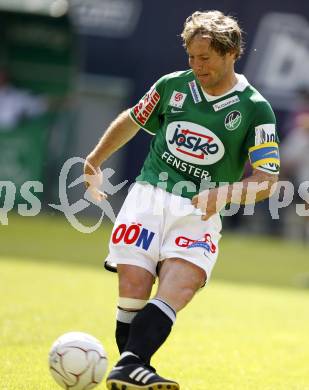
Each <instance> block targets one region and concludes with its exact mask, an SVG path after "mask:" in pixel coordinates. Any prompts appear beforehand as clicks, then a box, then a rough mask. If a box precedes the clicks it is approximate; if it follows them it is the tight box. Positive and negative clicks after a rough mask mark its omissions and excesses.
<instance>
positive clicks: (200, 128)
mask: <svg viewBox="0 0 309 390" xmlns="http://www.w3.org/2000/svg"><path fill="white" fill-rule="evenodd" d="M237 78H238V83H237V84H236V85H235V87H234V88H232V89H231V90H230V91H228V92H227V93H226V94H224V95H222V96H210V95H208V94H206V93H205V92H204V91H203V90H202V88H201V86H200V85H199V82H198V81H197V79H196V78H195V76H194V74H193V72H192V70H187V71H182V72H175V73H171V74H168V75H166V76H164V77H162V78H161V79H159V80H158V81H157V82H156V83H155V84H154V85H153V86H152V87H151V88H150V90H149V91H148V92H147V93H146V95H144V97H143V98H142V99H141V100H140V101H139V102H138V103H137V104H136V105H135V106H134V107H133V108H132V109H131V110H130V115H131V118H132V119H133V120H134V121H135V122H136V123H137V124H138V125H139V126H140V127H142V128H143V129H145V130H146V131H148V132H150V133H151V134H153V135H154V138H153V140H152V142H151V146H150V151H149V154H148V156H147V158H146V160H145V162H144V165H143V167H142V170H141V173H140V175H139V176H138V177H137V179H136V180H137V181H139V182H148V183H150V184H152V185H154V186H156V185H158V182H159V181H161V182H162V179H163V180H165V181H166V183H165V185H166V187H165V189H166V191H168V192H173V193H178V194H180V195H182V196H184V197H189V198H191V197H192V196H194V195H195V194H196V193H198V191H199V188H200V185H201V182H202V181H203V188H206V187H207V183H210V182H212V183H213V182H215V183H216V184H217V185H219V183H220V182H221V183H222V182H224V183H227V182H228V183H233V182H235V181H239V180H240V179H241V177H242V175H243V171H244V166H245V163H246V161H247V160H248V151H249V149H250V148H252V147H255V146H257V145H261V144H263V143H270V142H272V143H274V142H276V140H277V135H276V130H275V116H274V113H273V110H272V108H271V106H270V104H269V103H268V102H267V101H266V100H265V99H264V98H263V96H262V95H261V94H260V93H259V92H258V91H257V90H256V89H255V88H253V87H252V86H251V85H250V84H249V83H248V81H247V80H246V78H245V77H244V76H243V75H237ZM263 161H264V162H267V161H268V160H265V159H264V160H263ZM269 161H270V160H269ZM258 169H261V170H264V171H266V172H269V173H278V165H277V164H274V163H269V162H267V163H265V164H263V165H261V166H259V167H258ZM163 172H164V175H163V176H162V173H163ZM166 179H167V180H166ZM188 182H189V184H188ZM205 183H206V186H205ZM192 185H193V186H192Z"/></svg>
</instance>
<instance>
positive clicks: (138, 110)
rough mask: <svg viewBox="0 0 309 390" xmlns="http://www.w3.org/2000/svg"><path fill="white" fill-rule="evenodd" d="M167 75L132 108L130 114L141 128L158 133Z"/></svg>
mask: <svg viewBox="0 0 309 390" xmlns="http://www.w3.org/2000/svg"><path fill="white" fill-rule="evenodd" d="M164 88H165V77H162V78H161V79H159V80H158V81H157V82H156V83H155V84H154V85H153V86H152V87H151V88H150V89H149V91H148V92H147V93H146V94H145V95H144V96H143V97H142V98H141V99H140V101H139V102H138V103H137V104H136V105H135V106H133V107H132V108H131V109H130V116H131V118H132V120H133V121H134V122H136V123H137V124H138V125H139V126H140V127H141V128H143V129H144V130H146V131H147V132H149V133H151V134H156V132H157V131H158V130H159V128H160V117H161V115H162V106H163V103H162V102H163V94H164Z"/></svg>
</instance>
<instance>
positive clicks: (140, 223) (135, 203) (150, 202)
mask: <svg viewBox="0 0 309 390" xmlns="http://www.w3.org/2000/svg"><path fill="white" fill-rule="evenodd" d="M201 215H202V213H201V211H200V210H199V209H196V208H195V207H194V206H192V204H191V200H190V199H187V198H183V197H180V196H177V195H173V194H171V193H168V192H166V191H164V190H162V189H161V188H159V187H154V186H152V185H150V184H141V183H135V184H134V186H133V188H132V189H131V191H130V192H129V194H128V196H127V198H126V200H125V202H124V204H123V206H122V208H121V210H120V212H119V214H118V216H117V219H116V221H115V225H114V228H113V231H112V235H111V239H110V244H109V256H108V258H107V259H106V260H107V262H108V263H115V264H130V265H136V266H139V267H142V268H145V269H146V270H148V271H149V272H151V273H152V274H153V275H154V276H156V269H157V265H158V263H159V262H160V261H162V260H165V259H169V258H175V257H176V258H181V259H184V260H187V261H189V262H190V263H193V264H195V265H197V266H198V267H200V268H202V269H203V270H205V272H206V275H207V281H208V280H209V278H210V274H211V271H212V269H213V267H214V265H215V263H216V260H217V257H218V242H219V240H220V238H221V234H220V231H221V228H222V224H221V218H220V216H219V214H215V215H214V216H212V217H211V218H210V219H209V220H208V221H202V220H201Z"/></svg>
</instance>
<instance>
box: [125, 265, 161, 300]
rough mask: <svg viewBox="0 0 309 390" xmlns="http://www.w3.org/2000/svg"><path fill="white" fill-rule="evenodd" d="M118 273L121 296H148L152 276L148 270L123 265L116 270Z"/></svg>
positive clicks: (138, 297)
mask: <svg viewBox="0 0 309 390" xmlns="http://www.w3.org/2000/svg"><path fill="white" fill-rule="evenodd" d="M119 271H120V272H119ZM118 275H119V295H120V296H121V297H130V298H136V299H148V298H149V295H150V292H151V288H152V283H153V276H152V275H151V274H150V273H149V272H148V271H146V270H144V269H142V268H138V267H123V268H120V269H119V270H118Z"/></svg>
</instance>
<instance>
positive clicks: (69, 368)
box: [49, 332, 108, 390]
mask: <svg viewBox="0 0 309 390" xmlns="http://www.w3.org/2000/svg"><path fill="white" fill-rule="evenodd" d="M107 362H108V361H107V355H106V352H105V350H104V348H103V346H102V345H101V343H100V341H99V340H97V339H96V338H95V337H93V336H91V335H89V334H87V333H82V332H69V333H65V334H64V335H62V336H60V337H59V338H58V339H57V340H56V341H55V342H54V343H53V345H52V347H51V349H50V352H49V369H50V372H51V374H52V376H53V378H54V379H55V381H56V382H57V383H58V384H59V385H60V386H62V387H63V388H64V389H70V390H90V389H93V388H94V387H95V386H97V385H98V384H99V383H100V382H101V381H102V380H103V377H104V375H105V373H106V369H107Z"/></svg>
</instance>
